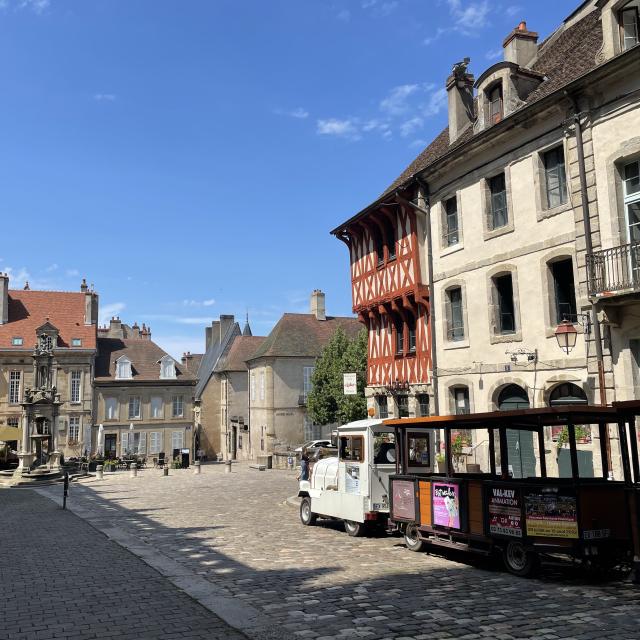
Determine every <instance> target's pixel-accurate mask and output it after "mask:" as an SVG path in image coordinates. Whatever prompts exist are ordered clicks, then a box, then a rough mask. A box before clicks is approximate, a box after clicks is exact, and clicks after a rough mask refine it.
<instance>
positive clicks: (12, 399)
mask: <svg viewBox="0 0 640 640" xmlns="http://www.w3.org/2000/svg"><path fill="white" fill-rule="evenodd" d="M21 377H22V372H20V371H11V373H9V404H18V403H19V402H20V380H21Z"/></svg>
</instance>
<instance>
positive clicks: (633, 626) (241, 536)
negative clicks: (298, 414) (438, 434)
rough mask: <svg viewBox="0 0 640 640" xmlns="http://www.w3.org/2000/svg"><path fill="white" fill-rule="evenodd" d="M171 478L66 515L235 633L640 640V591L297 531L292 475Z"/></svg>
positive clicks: (390, 543) (80, 498)
mask: <svg viewBox="0 0 640 640" xmlns="http://www.w3.org/2000/svg"><path fill="white" fill-rule="evenodd" d="M171 474H172V475H171V476H169V477H162V475H161V473H160V472H159V471H156V470H145V471H144V472H142V473H141V475H140V476H139V477H137V478H129V477H128V474H126V473H119V474H113V475H111V476H109V477H106V476H105V480H103V481H88V482H86V483H82V484H79V485H72V489H71V494H70V504H71V505H73V507H74V508H76V509H78V512H79V513H81V515H82V516H83V517H85V518H88V519H89V520H90V521H91V522H92V523H93V524H94V526H96V527H98V528H101V529H103V530H105V531H107V532H109V531H111V532H113V535H114V536H115V537H116V538H117V537H118V536H120V537H121V538H122V540H123V543H124V544H126V545H127V544H128V545H129V546H130V548H131V545H132V544H133V545H134V547H135V546H136V545H137V547H136V548H135V549H134V551H135V552H136V553H139V554H140V555H142V556H143V557H144V556H145V554H147V561H149V562H151V564H152V566H159V567H161V566H162V564H163V561H161V560H160V559H159V558H164V559H165V560H166V562H171V563H174V565H175V566H174V567H173V568H172V569H170V570H168V571H166V572H165V575H167V576H168V577H169V578H170V579H171V580H173V582H174V583H175V584H178V585H181V584H184V585H187V586H188V584H190V581H193V580H195V581H196V585H197V588H196V589H195V593H194V591H193V589H192V591H191V593H192V594H193V595H195V596H196V597H198V594H204V595H203V598H204V599H206V598H209V599H210V602H211V603H212V609H213V610H214V611H215V610H219V609H220V606H219V605H220V602H222V604H223V605H224V604H225V602H226V604H227V605H228V604H229V602H232V603H234V604H235V606H236V607H239V609H238V608H237V609H236V611H235V612H234V611H232V612H231V614H230V615H229V616H227V617H225V616H224V615H223V617H225V619H229V620H231V621H232V622H233V619H234V615H235V616H236V618H235V619H236V620H237V619H238V611H244V612H245V613H244V614H241V615H240V618H241V620H240V623H239V624H235V623H234V626H240V627H241V628H243V629H244V631H245V632H246V633H247V635H249V636H250V637H256V638H258V637H262V636H264V635H265V634H266V635H269V634H270V635H271V636H272V637H275V636H280V637H292V636H293V637H300V638H318V639H320V640H324V639H328V638H347V637H354V636H358V637H362V638H372V639H373V638H399V639H400V638H402V639H409V638H416V639H417V640H422V639H427V638H428V639H429V640H439V639H445V638H457V639H463V638H465V639H472V638H492V639H498V640H510V639H512V638H513V639H515V638H535V639H536V640H543V639H550V640H551V639H555V638H565V639H569V638H574V639H577V640H587V639H595V638H598V639H603V638H604V639H606V638H615V639H616V640H632V639H637V638H640V623H639V621H640V588H638V587H634V586H632V585H631V584H630V583H629V582H612V583H607V584H590V583H589V582H587V581H586V580H585V579H584V578H583V577H582V576H581V575H580V574H578V573H577V572H573V573H567V571H565V572H563V573H559V572H555V573H550V572H546V573H545V574H543V576H542V577H541V578H538V579H533V580H525V579H519V578H515V577H513V576H511V575H509V574H507V573H505V572H504V571H502V569H501V568H500V567H499V566H494V565H493V564H492V563H490V562H488V561H484V562H483V563H481V564H478V563H475V564H470V563H469V558H468V557H467V556H464V557H462V556H455V557H454V556H451V555H450V554H449V555H447V557H442V556H439V555H431V554H426V553H421V554H417V553H413V552H410V551H408V550H407V549H405V547H404V545H403V544H402V541H401V539H400V538H395V537H389V536H386V535H380V536H377V537H370V538H351V537H349V536H347V535H346V534H345V533H344V532H343V530H342V528H341V526H340V525H338V524H337V523H333V522H329V521H324V522H322V521H321V522H320V523H319V524H318V525H316V526H314V527H303V526H302V525H301V524H300V522H299V519H298V513H297V510H296V509H293V508H292V507H291V506H288V505H287V504H286V502H285V501H286V498H287V496H291V495H292V494H293V493H295V491H296V490H297V483H296V482H295V478H294V474H292V473H291V472H284V471H275V470H274V471H266V472H259V471H256V470H251V469H248V468H247V467H245V466H242V465H240V464H238V465H234V467H233V473H231V474H225V473H224V470H223V467H222V466H221V465H220V466H217V465H208V466H205V467H204V468H203V472H202V474H201V475H194V474H193V473H191V471H187V470H185V471H173V470H172V471H171ZM47 491H49V492H56V493H57V494H59V493H60V491H61V489H60V488H59V487H55V488H52V489H48V490H47ZM80 554H81V557H82V554H83V552H80ZM153 554H157V556H154V555H153ZM92 555H93V554H92ZM85 560H86V558H85ZM89 564H90V562H89ZM178 568H179V570H178ZM181 573H182V575H180V574H181ZM181 581H182V582H181ZM198 581H199V582H198ZM209 587H210V589H212V593H213V596H212V595H211V594H209V593H208V591H207V589H208V588H209ZM187 590H188V589H187ZM229 596H230V597H229ZM216 597H218V600H216ZM225 597H226V598H227V600H225ZM220 598H221V599H222V600H220ZM223 608H224V606H223ZM244 618H246V619H249V620H251V623H250V624H243V619H244ZM274 629H275V631H274Z"/></svg>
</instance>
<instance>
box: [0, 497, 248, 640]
mask: <svg viewBox="0 0 640 640" xmlns="http://www.w3.org/2000/svg"><path fill="white" fill-rule="evenodd" d="M57 489H60V487H57ZM0 513H1V514H2V516H1V517H0V549H1V550H2V560H1V563H0V638H1V639H2V640H40V639H43V640H44V639H45V638H67V639H69V640H85V639H87V640H88V639H89V638H129V639H132V640H133V639H134V638H135V639H136V640H138V639H140V638H149V639H150V638H181V639H187V638H189V639H195V638H198V639H204V638H208V639H211V638H220V639H222V638H229V639H230V640H235V639H237V640H241V639H243V638H245V636H243V635H242V634H240V633H238V632H236V631H235V630H234V629H231V628H230V627H229V626H228V625H227V624H226V623H224V622H222V620H220V619H219V618H218V617H217V616H215V615H213V614H212V613H211V612H210V611H208V610H207V609H205V608H204V607H202V606H201V605H199V604H198V603H197V602H195V601H194V600H192V599H191V598H190V597H189V596H187V595H186V594H184V593H183V592H182V591H180V590H179V589H177V588H176V587H175V586H173V585H172V584H171V583H170V582H169V581H167V580H166V579H165V578H164V577H162V576H161V575H159V574H158V573H157V572H156V571H154V570H153V569H152V568H150V567H149V566H148V565H147V564H145V563H144V562H143V561H142V560H140V559H138V558H136V557H135V556H133V555H131V553H129V552H128V551H126V550H125V549H123V548H122V547H121V546H119V545H117V544H116V543H115V542H111V541H110V540H108V539H107V538H106V537H105V536H104V535H102V534H101V533H99V532H98V531H96V530H95V529H94V528H92V527H91V526H90V525H89V524H87V523H86V522H83V521H82V520H81V519H79V518H77V517H76V516H75V515H73V514H72V513H70V512H69V511H62V510H61V509H60V508H59V507H58V506H56V505H55V504H54V503H53V502H51V500H47V499H46V498H44V497H42V496H40V495H38V494H37V493H35V492H33V491H31V490H23V489H4V490H0Z"/></svg>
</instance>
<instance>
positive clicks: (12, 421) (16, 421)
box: [7, 416, 20, 427]
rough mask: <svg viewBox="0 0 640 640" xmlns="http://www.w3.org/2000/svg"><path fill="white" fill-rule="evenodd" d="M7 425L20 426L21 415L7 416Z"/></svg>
mask: <svg viewBox="0 0 640 640" xmlns="http://www.w3.org/2000/svg"><path fill="white" fill-rule="evenodd" d="M7 426H8V427H19V426H20V417H19V416H9V417H8V418H7Z"/></svg>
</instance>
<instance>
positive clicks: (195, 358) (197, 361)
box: [187, 353, 204, 374]
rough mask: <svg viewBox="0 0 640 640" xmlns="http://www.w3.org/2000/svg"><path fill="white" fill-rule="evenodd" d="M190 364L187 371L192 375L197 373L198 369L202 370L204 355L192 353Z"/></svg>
mask: <svg viewBox="0 0 640 640" xmlns="http://www.w3.org/2000/svg"><path fill="white" fill-rule="evenodd" d="M189 355H190V362H189V365H188V366H187V370H189V371H191V373H194V374H195V373H197V372H198V369H200V365H201V364H202V358H204V353H191V354H189Z"/></svg>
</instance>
